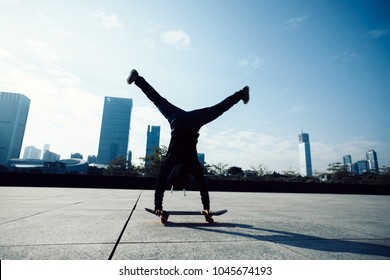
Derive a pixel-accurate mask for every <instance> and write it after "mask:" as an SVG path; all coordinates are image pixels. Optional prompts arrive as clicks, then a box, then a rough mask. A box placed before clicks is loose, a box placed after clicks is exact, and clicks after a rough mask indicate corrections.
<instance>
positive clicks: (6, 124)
mask: <svg viewBox="0 0 390 280" xmlns="http://www.w3.org/2000/svg"><path fill="white" fill-rule="evenodd" d="M29 109H30V99H29V98H27V97H26V96H24V95H23V94H18V93H9V92H0V165H6V164H7V162H8V160H9V159H11V158H19V156H20V151H21V149H22V143H23V137H24V131H25V129H26V123H27V116H28V111H29Z"/></svg>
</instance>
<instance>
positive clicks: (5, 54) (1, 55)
mask: <svg viewBox="0 0 390 280" xmlns="http://www.w3.org/2000/svg"><path fill="white" fill-rule="evenodd" d="M12 58H14V55H13V54H12V53H10V52H9V51H7V50H5V49H2V48H0V59H12Z"/></svg>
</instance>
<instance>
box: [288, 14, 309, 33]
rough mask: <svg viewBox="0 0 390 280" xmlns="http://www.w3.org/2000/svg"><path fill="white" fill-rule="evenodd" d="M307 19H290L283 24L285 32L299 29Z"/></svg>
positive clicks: (301, 17) (303, 17)
mask: <svg viewBox="0 0 390 280" xmlns="http://www.w3.org/2000/svg"><path fill="white" fill-rule="evenodd" d="M307 19H308V16H300V17H295V18H290V19H288V20H286V21H285V22H284V29H286V30H292V29H299V28H301V27H303V26H304V24H305V22H306V20H307Z"/></svg>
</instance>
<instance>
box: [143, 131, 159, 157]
mask: <svg viewBox="0 0 390 280" xmlns="http://www.w3.org/2000/svg"><path fill="white" fill-rule="evenodd" d="M159 146H160V126H155V125H148V131H147V133H146V154H145V157H148V156H150V155H153V153H154V150H155V149H156V148H158V147H159Z"/></svg>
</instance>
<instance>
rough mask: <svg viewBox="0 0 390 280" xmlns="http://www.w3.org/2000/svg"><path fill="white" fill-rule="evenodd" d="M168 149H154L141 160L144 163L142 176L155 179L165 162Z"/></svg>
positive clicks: (164, 147) (160, 147) (162, 147)
mask: <svg viewBox="0 0 390 280" xmlns="http://www.w3.org/2000/svg"><path fill="white" fill-rule="evenodd" d="M167 152H168V148H167V147H166V146H163V145H162V146H159V147H156V148H154V151H153V154H151V155H149V156H147V157H144V158H141V160H142V161H143V162H144V175H145V176H151V177H156V176H157V175H158V173H159V172H160V169H161V165H162V163H163V162H164V160H165V157H166V154H167Z"/></svg>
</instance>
